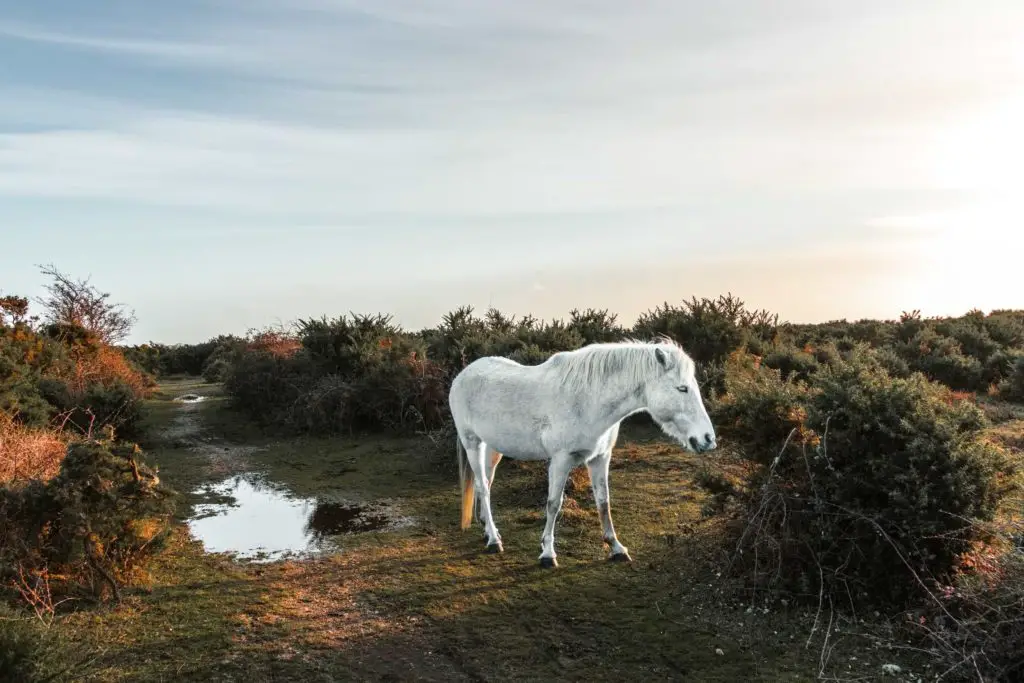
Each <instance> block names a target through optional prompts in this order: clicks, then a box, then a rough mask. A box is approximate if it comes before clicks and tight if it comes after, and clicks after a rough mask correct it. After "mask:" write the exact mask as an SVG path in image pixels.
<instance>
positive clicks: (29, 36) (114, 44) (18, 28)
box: [0, 22, 237, 65]
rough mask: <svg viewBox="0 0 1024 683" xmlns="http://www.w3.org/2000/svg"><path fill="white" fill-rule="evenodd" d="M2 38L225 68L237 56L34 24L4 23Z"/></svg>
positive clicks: (194, 45) (218, 48)
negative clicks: (38, 26) (80, 33)
mask: <svg viewBox="0 0 1024 683" xmlns="http://www.w3.org/2000/svg"><path fill="white" fill-rule="evenodd" d="M0 38H6V39H8V40H17V41H25V42H30V43H44V44H48V45H55V46H60V47H68V48H80V49H83V50H96V51H100V52H113V53H120V54H125V55H136V56H142V57H159V58H163V59H168V60H175V61H182V62H193V61H203V62H205V63H207V64H220V65H224V64H225V62H227V61H228V59H229V58H230V57H233V56H235V55H236V54H237V53H233V52H232V51H231V50H230V49H228V48H225V47H221V46H217V45H209V44H202V43H196V42H178V41H166V40H137V39H125V38H113V37H107V36H94V35H76V34H70V33H61V32H58V31H48V30H45V29H40V28H36V27H33V26H30V25H24V24H18V23H9V22H0Z"/></svg>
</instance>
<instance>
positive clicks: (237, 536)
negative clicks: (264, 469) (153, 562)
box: [188, 474, 408, 561]
mask: <svg viewBox="0 0 1024 683" xmlns="http://www.w3.org/2000/svg"><path fill="white" fill-rule="evenodd" d="M196 493H197V494H199V495H201V496H203V497H204V498H206V499H207V500H209V499H213V500H214V501H215V502H209V503H204V504H200V505H196V506H195V509H194V515H193V517H192V518H191V519H190V520H189V521H188V525H189V528H190V530H191V532H192V536H193V537H194V538H196V539H198V540H200V541H202V543H203V546H204V548H205V549H206V550H207V551H208V552H214V553H220V552H229V553H233V554H235V555H236V556H237V557H239V558H244V559H248V560H251V561H274V560H278V559H282V558H284V557H286V556H308V555H311V554H315V553H318V552H323V551H325V550H330V549H336V546H334V545H333V544H332V539H333V538H336V537H337V536H339V535H343V534H352V533H365V532H371V531H382V530H388V529H392V528H397V527H398V526H403V525H404V523H406V522H408V520H405V519H403V518H400V517H397V516H396V515H394V514H393V513H391V512H390V511H389V510H388V509H387V508H385V507H381V506H373V505H356V504H352V503H341V502H336V501H318V500H317V499H315V498H300V497H295V496H292V495H290V494H289V493H288V492H287V491H285V490H282V489H281V488H279V487H276V486H273V485H270V484H269V483H268V482H266V481H265V480H263V479H262V478H260V477H258V476H255V475H252V474H248V475H238V476H234V477H231V478H229V479H226V480H224V481H222V482H220V483H218V484H214V485H211V486H206V487H203V488H201V489H200V490H198V491H196ZM218 499H220V500H218Z"/></svg>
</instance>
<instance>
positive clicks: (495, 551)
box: [486, 543, 505, 555]
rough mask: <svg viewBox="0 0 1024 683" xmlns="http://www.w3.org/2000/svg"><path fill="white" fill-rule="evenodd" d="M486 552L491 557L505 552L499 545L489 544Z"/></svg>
mask: <svg viewBox="0 0 1024 683" xmlns="http://www.w3.org/2000/svg"><path fill="white" fill-rule="evenodd" d="M486 552H488V553H490V554H491V555H497V554H499V553H503V552H505V548H503V547H502V545H501V544H500V543H489V544H487V548H486Z"/></svg>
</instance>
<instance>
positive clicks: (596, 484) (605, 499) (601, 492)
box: [587, 450, 632, 562]
mask: <svg viewBox="0 0 1024 683" xmlns="http://www.w3.org/2000/svg"><path fill="white" fill-rule="evenodd" d="M611 460H612V452H611V451H610V450H608V451H605V452H604V453H602V454H601V455H598V456H596V457H595V458H593V459H592V460H591V461H590V462H588V463H587V469H589V470H590V485H591V487H592V488H593V490H594V502H595V503H596V504H597V514H598V515H599V516H600V517H601V530H602V532H603V534H604V542H605V543H607V544H608V545H609V546H610V547H611V554H610V555H609V556H608V559H609V560H611V561H612V562H632V559H631V558H630V556H629V550H628V549H627V548H626V546H624V545H622V544H621V543H619V539H618V537H617V536H616V535H615V526H614V525H613V524H612V506H611V496H610V493H609V490H608V468H609V465H610V464H611Z"/></svg>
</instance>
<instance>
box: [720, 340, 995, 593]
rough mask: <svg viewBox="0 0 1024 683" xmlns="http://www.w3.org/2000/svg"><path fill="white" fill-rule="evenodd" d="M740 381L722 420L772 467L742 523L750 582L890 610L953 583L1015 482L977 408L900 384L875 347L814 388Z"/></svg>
mask: <svg viewBox="0 0 1024 683" xmlns="http://www.w3.org/2000/svg"><path fill="white" fill-rule="evenodd" d="M731 374H733V375H734V376H731V377H730V378H729V380H728V386H729V391H728V394H727V396H726V398H725V399H724V400H723V401H721V402H720V403H719V404H717V405H716V406H715V410H714V415H715V418H716V419H717V420H719V421H720V424H721V430H722V433H723V435H727V436H728V437H731V438H733V439H735V442H736V443H737V445H738V446H739V448H740V449H741V452H742V453H743V455H744V456H745V457H747V458H749V459H750V460H752V461H753V462H755V463H757V464H758V465H759V466H760V467H761V470H760V472H759V475H758V476H756V477H755V478H754V479H753V480H752V481H751V482H750V487H751V488H750V490H749V491H748V492H747V494H746V497H745V503H744V507H743V513H742V515H740V516H739V517H738V518H737V520H736V522H737V527H736V529H737V534H738V535H739V538H740V547H741V548H744V550H745V552H744V555H743V560H742V562H741V563H740V565H738V566H739V568H740V569H741V570H742V571H743V573H744V575H745V576H748V577H758V580H763V581H764V582H765V585H773V586H776V587H779V586H781V587H785V588H787V589H789V590H793V591H795V592H797V593H802V594H805V595H808V596H814V597H817V596H818V595H819V591H820V590H824V591H826V592H828V593H830V594H834V595H836V596H846V595H852V596H854V597H855V598H856V599H857V600H858V601H880V602H885V601H889V602H892V601H895V602H900V601H904V600H907V599H909V598H911V597H915V596H916V593H917V591H918V590H919V588H920V587H919V585H918V584H917V583H916V582H915V581H914V579H913V574H917V575H919V576H925V577H928V578H929V579H934V580H938V581H947V582H948V581H949V580H951V577H952V576H953V574H954V573H955V572H956V571H957V569H958V568H959V562H960V558H961V556H962V555H963V554H964V553H965V552H966V551H967V550H968V549H970V548H971V547H972V544H973V543H974V542H976V541H978V540H979V539H978V538H977V537H976V535H975V529H976V527H975V526H974V525H973V524H972V520H990V519H991V518H992V517H993V515H994V513H995V510H996V507H997V504H998V502H999V500H1000V498H1001V496H1002V495H1003V493H1004V492H1005V491H1004V489H1003V485H1004V482H1005V481H1007V477H1008V476H1009V473H1010V472H1011V470H1012V468H1011V465H1010V461H1009V460H1008V459H1007V458H1006V457H1005V453H1004V452H1002V451H1001V450H1000V449H998V448H997V447H995V446H994V445H992V444H990V443H988V442H986V441H984V440H982V439H981V438H980V429H981V427H982V426H983V425H984V424H985V420H984V416H983V414H982V413H981V411H980V410H979V409H978V408H977V406H975V405H973V403H971V402H970V401H969V400H962V399H961V400H957V399H956V397H955V395H954V394H952V393H951V391H950V390H949V389H948V388H946V387H943V386H940V385H938V384H935V383H932V382H930V381H928V380H927V379H926V378H925V377H924V376H923V375H921V374H914V375H912V376H910V377H908V378H905V379H903V378H892V377H890V376H889V375H888V374H887V373H886V372H885V369H884V367H883V366H882V365H881V363H880V362H879V361H878V359H877V358H876V357H875V356H874V354H873V353H872V352H871V351H870V350H869V349H867V348H864V347H856V348H854V349H852V350H851V351H849V352H847V353H846V354H844V357H843V360H842V361H841V362H839V363H833V364H830V365H828V366H824V367H822V368H820V369H819V370H818V371H817V372H815V373H814V374H813V375H811V378H810V381H809V383H808V384H807V385H797V384H794V383H793V382H786V381H783V380H782V379H781V377H780V375H779V373H778V371H777V370H772V369H768V368H756V369H753V370H751V369H750V368H749V367H747V368H746V369H737V367H736V366H732V367H731ZM782 567H784V568H785V569H784V571H783V570H782V569H781V568H782ZM912 572H913V574H912Z"/></svg>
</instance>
